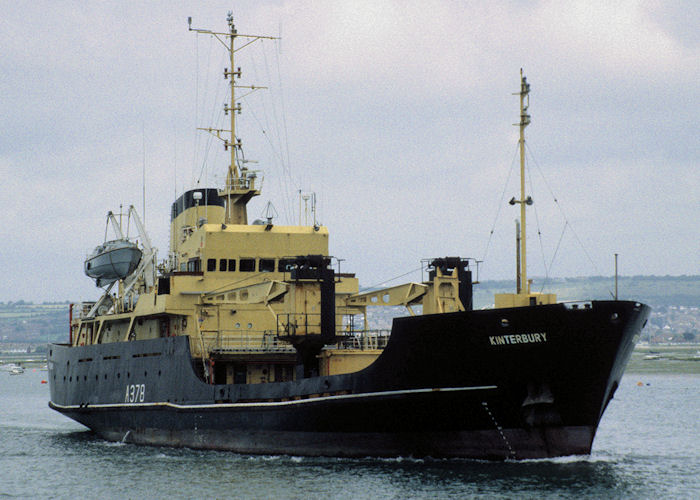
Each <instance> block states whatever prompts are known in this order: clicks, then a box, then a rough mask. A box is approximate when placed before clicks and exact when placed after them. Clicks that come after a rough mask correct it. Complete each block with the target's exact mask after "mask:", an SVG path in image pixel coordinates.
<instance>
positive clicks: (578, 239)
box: [525, 143, 612, 293]
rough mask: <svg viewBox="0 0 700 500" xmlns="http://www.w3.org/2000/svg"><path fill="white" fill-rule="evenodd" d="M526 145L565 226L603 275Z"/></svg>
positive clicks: (594, 266) (598, 271) (597, 271)
mask: <svg viewBox="0 0 700 500" xmlns="http://www.w3.org/2000/svg"><path fill="white" fill-rule="evenodd" d="M525 147H526V148H527V151H528V153H529V155H530V158H532V161H533V163H534V164H535V167H536V168H537V170H538V172H539V173H540V176H541V177H542V180H543V181H544V184H545V186H546V187H547V189H548V190H549V194H550V195H551V196H552V199H553V200H554V204H555V205H556V206H557V208H558V209H559V212H560V213H561V216H562V218H563V219H564V223H565V225H564V228H565V229H566V226H569V228H570V229H571V232H572V233H573V235H574V238H576V241H577V242H578V244H579V245H580V246H581V249H582V250H583V253H584V254H585V255H586V258H587V259H588V261H589V262H590V263H591V265H592V266H593V269H594V270H595V272H596V274H597V275H602V273H601V272H600V270H599V269H598V266H596V263H595V261H594V260H593V258H592V257H591V255H590V254H589V253H588V250H587V249H586V246H585V245H584V244H583V241H582V240H581V238H579V236H578V234H577V233H576V230H575V229H574V227H573V226H572V225H571V223H570V222H569V219H568V217H567V216H566V213H565V212H564V208H563V207H562V206H561V205H560V204H559V200H558V199H557V197H556V196H555V194H554V191H553V190H552V188H551V186H550V185H549V183H548V182H547V178H546V177H545V176H544V173H543V171H542V169H541V168H540V165H539V163H537V160H536V159H535V155H534V154H533V152H532V150H531V149H530V147H529V146H528V145H527V143H525ZM562 236H563V233H562ZM553 264H554V258H552V262H551V263H550V269H551V267H552V266H553ZM609 291H610V293H612V290H609Z"/></svg>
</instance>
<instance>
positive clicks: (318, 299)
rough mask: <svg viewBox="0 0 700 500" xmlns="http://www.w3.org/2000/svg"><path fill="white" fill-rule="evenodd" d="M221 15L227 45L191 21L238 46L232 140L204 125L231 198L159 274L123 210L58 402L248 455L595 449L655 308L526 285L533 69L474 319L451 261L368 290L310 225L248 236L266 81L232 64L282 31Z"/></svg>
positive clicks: (58, 386)
mask: <svg viewBox="0 0 700 500" xmlns="http://www.w3.org/2000/svg"><path fill="white" fill-rule="evenodd" d="M227 21H228V29H227V30H223V31H221V32H217V31H212V30H204V29H198V28H193V27H192V22H191V18H190V19H189V30H190V31H193V32H196V33H205V34H208V35H210V36H212V37H215V38H217V39H218V40H219V41H221V42H222V45H223V46H224V47H225V48H226V49H227V50H228V56H229V62H230V65H229V67H228V68H226V69H225V70H224V77H225V78H227V79H228V80H229V86H230V102H229V103H228V104H226V105H225V111H226V112H227V114H228V115H229V117H230V129H228V130H223V129H214V128H207V129H205V131H206V132H207V133H211V134H212V135H213V136H215V137H216V138H218V139H220V140H221V141H222V142H223V146H224V148H225V149H226V150H227V151H228V152H229V154H230V163H229V165H228V170H227V175H226V181H225V185H224V186H223V187H220V188H216V187H212V188H196V189H190V190H187V191H185V192H184V193H183V194H182V195H181V196H179V197H178V198H177V199H176V200H175V201H174V203H173V204H172V209H171V214H170V219H171V227H170V248H169V253H168V257H167V259H165V260H163V261H162V262H161V263H157V260H156V249H155V248H154V247H153V246H152V245H151V243H150V239H149V237H148V234H147V233H146V230H145V228H144V227H143V224H141V222H140V219H139V218H138V215H137V214H136V211H135V209H134V208H133V207H130V208H129V213H130V214H131V215H133V218H134V220H135V221H137V226H138V229H139V238H138V240H139V250H140V253H141V255H140V258H139V261H138V265H137V266H136V267H135V268H134V269H132V270H131V271H130V272H129V273H128V275H124V273H123V272H120V273H113V274H114V276H113V275H110V276H109V279H112V277H114V280H113V281H112V282H110V283H109V284H108V285H107V286H105V290H104V293H103V295H102V296H101V298H100V299H99V300H97V301H95V302H82V303H77V304H71V307H70V320H69V321H70V335H69V341H68V342H67V343H53V344H49V346H48V369H49V377H48V378H49V384H50V401H49V406H50V408H52V409H54V410H56V411H58V412H60V413H62V414H63V415H65V416H67V417H69V418H71V419H73V420H75V421H77V422H79V423H81V424H83V425H84V426H86V427H88V428H89V429H91V430H92V431H93V432H94V433H95V434H96V435H97V436H99V437H101V438H103V439H106V440H110V441H122V442H126V443H136V444H144V445H162V446H181V447H191V448H197V449H218V450H230V451H233V452H237V453H243V454H272V455H277V454H285V455H294V456H332V457H409V456H410V457H441V458H442V457H446V458H451V457H464V458H473V459H487V460H522V459H537V458H549V457H558V456H568V455H586V454H589V453H590V452H591V447H592V444H593V440H594V437H595V434H596V430H597V428H598V424H599V423H600V421H601V418H602V416H603V413H604V411H605V409H606V407H607V406H608V404H609V403H610V401H611V399H612V398H613V396H614V394H615V391H616V389H617V388H618V386H619V384H620V380H621V378H622V375H623V372H624V370H625V366H626V364H627V362H628V360H629V358H630V356H631V353H632V349H633V347H634V345H635V342H636V341H637V339H638V338H639V335H640V332H641V330H642V328H643V327H644V325H645V324H646V321H647V317H648V315H649V311H650V309H649V307H648V306H647V305H644V304H642V303H640V302H635V301H628V300H617V297H614V298H613V299H612V300H588V301H586V300H582V301H575V302H558V301H557V299H556V295H554V294H550V293H538V292H532V291H531V280H529V279H528V278H527V270H526V253H525V252H526V234H525V231H526V224H525V222H526V208H527V207H528V206H529V205H531V204H532V198H531V197H530V196H527V195H526V192H525V182H524V174H523V169H524V153H523V148H524V144H525V140H524V129H525V127H526V126H527V125H528V124H529V123H530V115H529V114H528V107H529V96H528V94H529V91H530V85H529V83H528V82H527V80H526V78H525V76H524V75H523V73H522V70H521V81H520V84H521V85H520V92H519V93H518V95H519V96H520V124H519V126H520V153H521V154H520V159H521V192H520V196H519V197H518V199H516V198H513V199H512V200H511V201H510V203H511V205H519V207H520V211H521V214H520V225H519V228H518V231H519V232H518V238H517V242H518V246H517V259H516V261H517V280H516V283H517V286H516V290H515V292H514V293H504V294H498V295H496V296H495V297H494V304H493V307H491V308H488V309H475V308H474V305H473V296H472V290H473V286H474V285H475V284H476V283H475V282H477V281H478V280H477V279H475V277H476V270H477V264H478V263H477V261H475V260H474V259H471V258H463V257H449V256H448V257H436V258H430V259H426V260H424V261H423V263H422V264H423V269H424V275H423V279H422V281H421V282H410V283H405V284H402V285H397V286H392V287H389V288H382V289H372V290H363V291H361V290H360V287H359V280H358V278H357V277H356V276H355V274H352V273H348V272H340V269H339V260H338V259H336V258H335V257H333V256H331V255H329V250H328V249H329V245H328V240H329V232H328V228H326V227H324V226H322V225H320V224H318V223H316V221H315V220H314V221H313V223H312V224H308V223H307V224H305V225H302V224H301V223H300V224H299V225H281V224H277V222H276V221H275V219H274V217H273V216H272V212H270V215H271V216H270V217H266V218H264V219H262V220H256V221H254V222H253V223H248V214H247V204H248V202H249V201H250V200H251V199H252V198H253V197H255V196H257V195H259V194H260V186H259V185H258V180H259V178H258V175H257V172H256V171H252V170H250V169H249V168H248V164H247V162H246V161H245V160H244V156H243V150H242V141H241V138H240V137H238V135H237V133H236V115H237V113H238V112H240V104H239V103H238V101H237V100H236V96H237V92H240V91H241V88H245V91H246V92H248V91H255V90H257V87H252V86H249V87H243V86H241V85H240V84H239V83H237V77H240V74H241V70H240V68H237V66H236V65H235V62H236V61H235V60H234V55H235V54H236V52H237V51H238V50H240V49H242V48H244V47H246V46H247V45H249V44H251V43H254V42H256V41H258V40H263V39H269V38H272V37H266V36H259V35H247V34H239V33H238V32H237V30H236V28H235V25H234V22H233V16H232V15H231V14H230V13H229V16H228V19H227ZM227 156H228V155H227ZM134 259H135V258H134ZM88 275H89V274H88ZM89 276H90V275H89ZM93 278H96V279H97V281H98V285H100V284H103V285H104V283H99V280H100V279H101V278H104V276H97V277H95V276H93ZM382 306H401V307H403V308H404V310H405V311H406V312H405V314H404V315H403V316H400V317H396V318H394V319H393V321H392V324H391V328H390V329H386V330H377V329H371V328H370V326H371V325H370V324H369V320H368V314H367V312H368V309H370V308H372V307H382Z"/></svg>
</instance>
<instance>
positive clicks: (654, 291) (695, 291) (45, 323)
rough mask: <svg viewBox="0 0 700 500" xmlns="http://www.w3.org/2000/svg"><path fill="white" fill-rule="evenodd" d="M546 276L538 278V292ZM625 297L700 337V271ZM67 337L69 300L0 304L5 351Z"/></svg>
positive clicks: (560, 287)
mask: <svg viewBox="0 0 700 500" xmlns="http://www.w3.org/2000/svg"><path fill="white" fill-rule="evenodd" d="M541 282H542V280H540V279H537V278H536V279H535V284H534V285H533V291H540V288H539V287H538V285H539V286H541V285H540V283H541ZM614 286H615V285H614V281H613V279H612V278H610V277H589V278H563V279H562V278H557V279H550V280H549V282H548V283H547V286H546V287H545V289H544V291H545V292H554V293H556V294H557V296H558V299H559V300H586V299H609V298H611V294H612V291H613V290H614ZM514 288H515V283H514V282H513V281H484V282H482V283H480V284H478V285H475V287H474V307H475V308H482V307H488V306H490V305H491V304H493V294H494V293H501V292H511V291H513V289H514ZM618 292H619V297H620V299H634V300H638V301H640V302H644V303H646V304H649V305H650V306H652V308H653V312H652V315H651V318H650V321H649V326H647V328H646V329H645V330H644V336H645V338H649V339H650V340H652V342H690V341H700V276H623V277H620V278H619V281H618ZM404 314H405V310H404V309H403V308H401V307H398V308H394V307H392V308H373V309H371V311H370V313H369V321H370V326H371V328H389V327H390V325H391V318H392V317H395V316H399V315H404ZM67 338H68V302H67V301H66V302H64V303H51V304H47V303H44V304H32V303H28V302H24V301H18V302H8V303H0V350H3V346H5V348H7V346H8V345H10V344H35V345H36V344H45V343H46V342H65V341H66V340H67Z"/></svg>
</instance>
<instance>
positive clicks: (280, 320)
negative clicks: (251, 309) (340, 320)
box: [277, 313, 321, 337]
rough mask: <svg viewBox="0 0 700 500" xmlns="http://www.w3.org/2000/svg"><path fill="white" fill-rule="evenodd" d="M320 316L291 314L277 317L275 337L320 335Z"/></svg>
mask: <svg viewBox="0 0 700 500" xmlns="http://www.w3.org/2000/svg"><path fill="white" fill-rule="evenodd" d="M320 334H321V315H320V314H306V313H292V314H279V315H278V316H277V335H280V336H285V337H286V336H289V337H294V336H297V335H320Z"/></svg>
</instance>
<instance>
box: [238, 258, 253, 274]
mask: <svg viewBox="0 0 700 500" xmlns="http://www.w3.org/2000/svg"><path fill="white" fill-rule="evenodd" d="M240 266H241V267H240V271H241V272H242V273H252V272H255V259H241V261H240Z"/></svg>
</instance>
